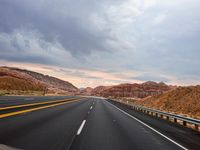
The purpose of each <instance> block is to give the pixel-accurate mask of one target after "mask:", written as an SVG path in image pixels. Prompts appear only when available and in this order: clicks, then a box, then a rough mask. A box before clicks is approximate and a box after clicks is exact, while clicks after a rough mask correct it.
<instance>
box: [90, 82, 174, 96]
mask: <svg viewBox="0 0 200 150" xmlns="http://www.w3.org/2000/svg"><path fill="white" fill-rule="evenodd" d="M170 89H172V87H170V86H168V85H166V84H165V83H163V82H160V83H156V82H152V81H148V82H145V83H142V84H137V83H134V84H128V83H127V84H120V85H116V86H98V87H96V88H94V89H93V91H92V92H91V95H94V96H103V97H109V96H110V97H134V98H144V97H147V96H151V95H158V94H161V93H164V92H166V91H169V90H170Z"/></svg>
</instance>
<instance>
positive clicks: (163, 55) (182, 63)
mask: <svg viewBox="0 0 200 150" xmlns="http://www.w3.org/2000/svg"><path fill="white" fill-rule="evenodd" d="M199 39H200V2H199V1H198V0H190V1H189V0H173V1H172V0H162V1H160V0H126V1H124V0H102V1H97V0H87V1H84V0H76V1H72V0H41V1H37V2H35V1H33V0H14V1H13V0H1V1H0V59H1V60H2V61H3V62H4V64H5V65H6V63H5V62H7V64H10V63H14V62H15V63H17V62H18V63H19V64H20V63H26V64H41V65H42V68H44V65H45V66H47V67H49V66H52V69H53V68H56V67H58V68H63V69H64V71H63V70H62V71H61V72H63V74H62V75H60V76H62V78H64V74H65V76H66V77H67V76H68V77H70V79H72V80H73V81H74V82H75V81H77V80H84V81H86V80H87V81H88V82H89V83H86V82H84V81H83V82H79V83H77V85H78V86H87V84H89V85H91V86H96V85H98V84H101V83H100V82H103V83H102V84H104V83H105V84H116V83H122V82H139V81H146V80H155V81H161V80H162V81H165V82H167V83H172V84H173V83H174V84H200V77H199V75H200V69H198V67H199V66H200V61H199V57H200V50H199V49H200V42H199ZM10 65H11V64H10ZM27 69H28V65H27ZM50 70H51V69H50ZM64 72H65V73H64ZM91 72H92V75H91ZM94 72H95V73H94ZM93 73H94V74H93ZM72 76H76V77H77V78H76V80H75V79H73V77H72ZM104 76H105V77H104ZM70 79H68V80H70Z"/></svg>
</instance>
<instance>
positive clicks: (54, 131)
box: [0, 100, 92, 150]
mask: <svg viewBox="0 0 200 150" xmlns="http://www.w3.org/2000/svg"><path fill="white" fill-rule="evenodd" d="M91 103H92V101H90V100H82V101H78V102H73V103H68V104H64V105H60V106H56V107H51V108H48V109H42V110H38V111H34V112H31V113H27V114H22V115H18V116H12V117H8V118H3V119H0V135H1V136H0V144H4V145H8V146H12V147H15V148H21V149H25V150H55V149H67V147H68V146H69V145H70V144H71V142H72V141H73V138H74V136H75V135H76V133H77V130H78V128H79V126H80V124H81V122H82V120H84V118H85V117H86V116H87V112H88V110H89V108H90V105H91Z"/></svg>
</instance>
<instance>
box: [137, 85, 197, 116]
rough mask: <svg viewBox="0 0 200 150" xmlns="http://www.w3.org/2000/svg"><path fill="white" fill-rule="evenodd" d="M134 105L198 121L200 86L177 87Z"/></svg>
mask: <svg viewBox="0 0 200 150" xmlns="http://www.w3.org/2000/svg"><path fill="white" fill-rule="evenodd" d="M136 103H138V104H140V105H144V106H146V107H149V108H154V109H159V110H164V111H168V112H173V113H178V114H186V115H189V116H191V117H197V118H199V119H200V86H199V85H198V86H189V87H178V88H176V89H174V90H171V91H169V92H166V93H163V94H159V95H155V96H152V97H148V98H144V99H143V100H140V101H137V102H136Z"/></svg>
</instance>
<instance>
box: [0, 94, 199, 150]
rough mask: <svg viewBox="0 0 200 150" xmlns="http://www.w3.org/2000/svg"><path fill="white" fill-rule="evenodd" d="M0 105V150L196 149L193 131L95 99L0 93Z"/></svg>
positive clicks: (197, 133)
mask: <svg viewBox="0 0 200 150" xmlns="http://www.w3.org/2000/svg"><path fill="white" fill-rule="evenodd" d="M37 103H39V104H37ZM29 104H34V105H29ZM19 106H21V107H19ZM1 108H6V109H2V110H0V150H4V149H5V150H14V149H15V150H16V149H23V150H148V149H150V150H156V149H157V150H183V149H185V150H186V149H191V150H199V149H200V133H199V132H196V131H193V130H192V129H189V128H185V127H183V126H180V125H177V124H174V123H170V122H167V121H165V120H161V119H159V118H154V117H151V116H148V115H145V114H142V113H140V112H136V111H133V110H130V109H129V108H126V107H125V106H123V105H120V104H118V103H115V102H112V101H109V100H104V99H100V98H81V97H62V96H61V97H56V96H54V97H51V96H48V97H0V109H1ZM19 112H20V113H19Z"/></svg>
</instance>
